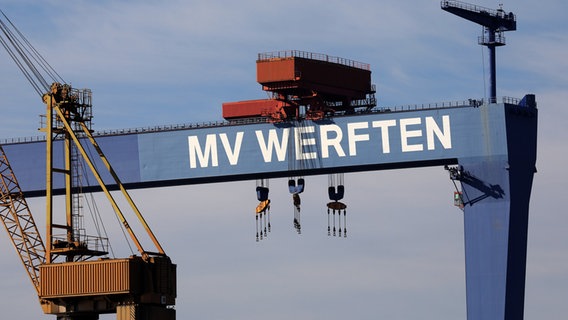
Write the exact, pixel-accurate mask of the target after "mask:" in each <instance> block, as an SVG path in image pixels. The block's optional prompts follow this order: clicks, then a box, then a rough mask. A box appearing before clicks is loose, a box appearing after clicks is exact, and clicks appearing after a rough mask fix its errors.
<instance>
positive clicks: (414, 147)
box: [400, 118, 424, 152]
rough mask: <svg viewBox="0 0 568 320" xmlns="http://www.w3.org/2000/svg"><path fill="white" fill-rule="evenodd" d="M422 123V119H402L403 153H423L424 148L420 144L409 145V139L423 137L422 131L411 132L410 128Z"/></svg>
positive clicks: (401, 140)
mask: <svg viewBox="0 0 568 320" xmlns="http://www.w3.org/2000/svg"><path fill="white" fill-rule="evenodd" d="M421 123H422V119H420V118H408V119H400V142H401V145H402V152H409V151H422V150H423V149H424V146H423V145H422V144H421V143H419V144H409V143H408V139H409V138H417V137H421V136H422V130H409V129H408V128H407V127H408V126H413V125H419V124H421Z"/></svg>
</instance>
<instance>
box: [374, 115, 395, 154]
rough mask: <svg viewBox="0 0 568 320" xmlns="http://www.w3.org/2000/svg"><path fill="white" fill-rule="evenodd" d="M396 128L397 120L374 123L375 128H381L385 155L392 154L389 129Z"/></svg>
mask: <svg viewBox="0 0 568 320" xmlns="http://www.w3.org/2000/svg"><path fill="white" fill-rule="evenodd" d="M394 126H396V120H381V121H373V128H381V142H382V145H383V153H390V139H389V127H394Z"/></svg>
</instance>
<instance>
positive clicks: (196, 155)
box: [187, 133, 219, 168]
mask: <svg viewBox="0 0 568 320" xmlns="http://www.w3.org/2000/svg"><path fill="white" fill-rule="evenodd" d="M187 141H188V144H189V167H190V168H197V160H198V159H199V166H201V167H202V168H206V167H208V166H209V158H210V157H211V166H213V167H217V166H218V165H219V158H218V157H217V138H216V134H214V133H213V134H208V135H207V137H206V138H205V150H201V145H200V144H199V139H197V136H189V137H187Z"/></svg>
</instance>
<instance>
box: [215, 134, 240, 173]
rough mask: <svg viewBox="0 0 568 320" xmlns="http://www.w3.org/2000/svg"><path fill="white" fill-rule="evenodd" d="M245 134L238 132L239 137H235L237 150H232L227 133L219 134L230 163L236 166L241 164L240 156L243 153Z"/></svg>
mask: <svg viewBox="0 0 568 320" xmlns="http://www.w3.org/2000/svg"><path fill="white" fill-rule="evenodd" d="M244 134H245V133H244V132H242V131H240V132H237V136H236V137H235V148H234V150H231V143H230V142H229V138H227V134H226V133H221V134H219V138H221V143H222V144H223V148H224V149H225V153H226V154H227V158H228V159H229V163H230V164H231V165H232V166H234V165H236V164H237V163H238V162H239V154H240V153H241V145H242V143H243V135H244Z"/></svg>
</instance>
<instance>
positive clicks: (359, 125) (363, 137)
mask: <svg viewBox="0 0 568 320" xmlns="http://www.w3.org/2000/svg"><path fill="white" fill-rule="evenodd" d="M367 128H369V123H368V122H354V123H348V124H347V140H349V155H350V156H356V155H357V142H358V141H369V134H368V133H365V134H355V130H358V129H367Z"/></svg>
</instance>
